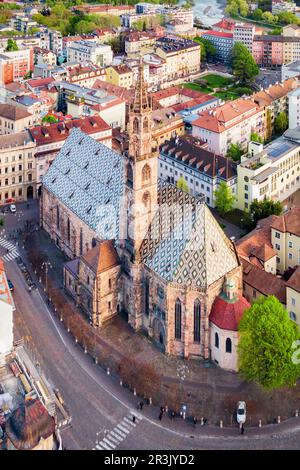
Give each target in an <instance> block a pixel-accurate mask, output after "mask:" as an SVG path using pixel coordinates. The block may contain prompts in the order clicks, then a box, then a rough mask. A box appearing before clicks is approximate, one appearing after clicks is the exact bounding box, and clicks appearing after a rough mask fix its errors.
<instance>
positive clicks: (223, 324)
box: [209, 296, 250, 331]
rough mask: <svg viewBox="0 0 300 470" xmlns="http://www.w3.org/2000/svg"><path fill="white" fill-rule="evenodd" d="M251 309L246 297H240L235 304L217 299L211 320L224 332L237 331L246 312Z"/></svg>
mask: <svg viewBox="0 0 300 470" xmlns="http://www.w3.org/2000/svg"><path fill="white" fill-rule="evenodd" d="M249 307H250V304H249V302H248V300H246V299H245V297H242V296H239V297H238V298H237V299H236V301H235V302H232V301H230V300H228V299H226V298H225V297H223V296H222V297H221V296H219V297H216V298H215V300H214V303H213V306H212V309H211V312H210V316H209V320H210V321H211V322H212V323H214V324H215V325H216V326H217V327H219V328H221V329H222V330H230V331H237V330H238V326H239V322H240V320H241V318H242V316H243V314H244V311H245V310H246V309H247V308H249Z"/></svg>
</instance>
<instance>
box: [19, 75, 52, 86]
mask: <svg viewBox="0 0 300 470" xmlns="http://www.w3.org/2000/svg"><path fill="white" fill-rule="evenodd" d="M54 81H55V80H54V78H52V77H48V78H33V79H30V80H27V82H26V83H28V85H29V86H30V87H32V88H39V87H44V86H45V85H49V84H50V83H52V82H54Z"/></svg>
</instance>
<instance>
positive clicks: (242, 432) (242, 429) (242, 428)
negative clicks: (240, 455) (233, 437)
mask: <svg viewBox="0 0 300 470" xmlns="http://www.w3.org/2000/svg"><path fill="white" fill-rule="evenodd" d="M244 432H245V429H244V425H243V424H242V427H241V434H244Z"/></svg>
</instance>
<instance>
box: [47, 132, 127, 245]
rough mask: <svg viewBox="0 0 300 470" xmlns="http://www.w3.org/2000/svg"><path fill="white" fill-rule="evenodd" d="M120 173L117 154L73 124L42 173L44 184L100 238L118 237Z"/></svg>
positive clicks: (120, 159) (121, 192)
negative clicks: (56, 153)
mask: <svg viewBox="0 0 300 470" xmlns="http://www.w3.org/2000/svg"><path fill="white" fill-rule="evenodd" d="M123 173H124V167H123V161H122V158H121V156H120V155H119V154H117V153H116V152H114V151H113V150H111V149H110V148H108V147H106V146H105V145H103V144H101V143H99V142H97V141H96V140H94V139H93V138H91V137H89V136H87V135H86V134H85V133H84V132H82V131H81V130H80V129H77V128H75V129H73V130H72V132H71V134H70V136H69V137H68V139H67V140H66V141H65V143H64V145H63V147H62V148H61V150H60V152H59V154H58V155H57V157H56V158H55V160H54V161H53V163H52V165H51V166H50V168H49V170H48V171H47V173H46V174H45V176H44V178H43V185H44V187H45V188H46V189H47V190H48V191H50V192H51V193H52V194H53V195H54V196H56V197H57V198H58V199H59V200H60V201H61V202H62V203H63V204H64V205H65V206H67V207H68V208H69V209H70V210H71V211H72V212H73V213H74V214H76V215H77V217H79V218H80V219H81V220H82V221H83V222H84V223H85V224H87V225H88V226H89V227H90V228H91V229H92V230H94V231H95V232H96V233H97V235H98V237H99V238H101V239H117V238H118V236H119V215H120V207H119V205H120V202H121V198H122V195H123Z"/></svg>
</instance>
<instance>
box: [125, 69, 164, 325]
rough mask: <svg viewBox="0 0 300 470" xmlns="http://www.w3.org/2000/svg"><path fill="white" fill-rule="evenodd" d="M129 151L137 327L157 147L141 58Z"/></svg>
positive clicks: (132, 301)
mask: <svg viewBox="0 0 300 470" xmlns="http://www.w3.org/2000/svg"><path fill="white" fill-rule="evenodd" d="M128 134H129V151H128V154H127V155H126V157H125V194H126V209H127V216H126V220H127V224H126V225H127V234H126V239H125V240H124V244H123V262H124V265H123V268H124V269H125V272H126V273H127V274H128V273H130V275H129V276H128V275H127V276H126V279H125V280H124V286H127V287H126V289H127V291H126V292H127V294H125V300H126V297H127V299H128V300H127V301H126V306H125V308H126V311H127V312H128V322H129V324H130V325H131V326H132V327H133V328H134V329H135V330H138V329H140V328H141V327H142V325H143V310H144V295H145V293H144V269H143V264H142V263H141V262H140V251H139V250H140V247H141V244H142V242H143V240H144V238H145V236H146V235H147V231H148V228H149V225H150V223H151V221H152V219H153V217H154V214H155V211H156V209H157V172H158V148H157V145H156V144H155V143H154V142H153V141H152V102H151V100H150V97H149V96H148V90H147V84H146V83H145V79H144V70H143V62H142V61H141V62H140V66H139V76H138V80H137V83H136V89H135V97H134V101H133V103H132V105H131V107H130V111H129V124H128Z"/></svg>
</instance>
